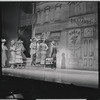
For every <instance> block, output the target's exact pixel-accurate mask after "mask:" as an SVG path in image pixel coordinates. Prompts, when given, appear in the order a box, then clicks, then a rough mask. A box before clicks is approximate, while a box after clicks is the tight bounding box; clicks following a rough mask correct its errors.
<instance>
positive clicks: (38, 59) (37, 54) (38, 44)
mask: <svg viewBox="0 0 100 100" xmlns="http://www.w3.org/2000/svg"><path fill="white" fill-rule="evenodd" d="M36 46H37V47H36V48H37V49H36V64H40V57H41V53H40V40H37V43H36Z"/></svg>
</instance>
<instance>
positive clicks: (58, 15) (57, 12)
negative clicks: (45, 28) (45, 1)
mask: <svg viewBox="0 0 100 100" xmlns="http://www.w3.org/2000/svg"><path fill="white" fill-rule="evenodd" d="M55 9H56V11H55V20H60V11H61V4H59V3H58V4H56V8H55Z"/></svg>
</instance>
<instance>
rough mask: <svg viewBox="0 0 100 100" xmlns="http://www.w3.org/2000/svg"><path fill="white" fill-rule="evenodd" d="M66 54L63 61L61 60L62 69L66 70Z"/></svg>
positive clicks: (63, 54)
mask: <svg viewBox="0 0 100 100" xmlns="http://www.w3.org/2000/svg"><path fill="white" fill-rule="evenodd" d="M65 61H66V59H65V53H62V60H61V69H65V68H66V66H65Z"/></svg>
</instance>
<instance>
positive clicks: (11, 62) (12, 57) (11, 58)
mask: <svg viewBox="0 0 100 100" xmlns="http://www.w3.org/2000/svg"><path fill="white" fill-rule="evenodd" d="M15 48H16V46H15V45H13V46H11V47H10V61H9V63H10V64H15V56H16V55H15Z"/></svg>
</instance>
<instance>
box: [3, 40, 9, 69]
mask: <svg viewBox="0 0 100 100" xmlns="http://www.w3.org/2000/svg"><path fill="white" fill-rule="evenodd" d="M5 42H6V40H5V39H2V67H5V66H6V61H7V54H6V53H7V52H6V51H7V50H8V48H7V47H6V46H5V45H4V44H5Z"/></svg>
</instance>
